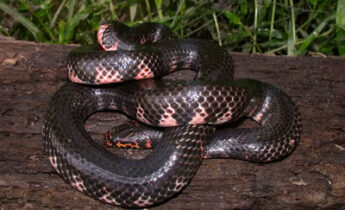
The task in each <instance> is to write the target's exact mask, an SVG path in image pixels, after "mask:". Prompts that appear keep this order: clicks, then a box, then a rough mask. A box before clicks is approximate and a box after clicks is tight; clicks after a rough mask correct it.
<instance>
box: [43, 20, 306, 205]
mask: <svg viewBox="0 0 345 210" xmlns="http://www.w3.org/2000/svg"><path fill="white" fill-rule="evenodd" d="M171 34H172V33H171V32H170V31H169V30H168V29H167V27H165V26H163V25H161V24H142V25H138V26H137V27H134V28H129V27H127V26H125V25H123V24H121V23H114V24H108V25H102V26H101V27H100V29H99V31H98V40H99V41H100V45H101V46H102V47H103V48H104V49H105V50H110V51H102V50H95V49H92V50H89V48H87V49H84V48H83V47H81V48H78V49H76V50H74V51H72V52H71V53H70V55H69V58H68V70H69V73H68V74H69V79H70V80H71V81H72V82H73V83H67V84H65V85H64V86H62V87H61V88H60V89H59V90H58V91H57V92H56V94H55V95H54V96H53V98H52V99H51V102H50V105H49V109H48V112H47V115H46V118H45V122H44V126H43V137H44V140H45V141H44V143H45V144H44V145H45V151H46V154H47V156H48V158H49V161H50V163H51V165H52V166H53V168H54V169H55V170H56V171H57V173H58V174H59V175H60V176H61V177H62V178H63V179H64V180H65V181H66V182H67V183H69V184H70V185H72V186H73V187H74V188H76V189H77V190H79V191H81V192H83V193H85V194H87V195H89V196H91V197H93V198H96V199H98V200H101V201H104V202H106V203H109V204H113V205H120V206H122V207H145V206H151V205H156V204H159V203H162V202H164V201H166V200H168V199H170V198H171V197H173V196H174V195H176V194H177V193H178V192H179V191H181V190H182V189H183V188H184V187H185V186H186V185H187V184H188V183H189V182H190V181H191V179H192V178H193V177H194V175H195V173H196V171H197V170H198V168H199V165H200V163H201V161H202V159H203V157H204V156H205V157H213V158H214V157H231V158H237V159H243V160H248V161H254V162H269V161H274V160H278V159H281V158H283V157H285V156H286V155H288V154H289V153H291V152H292V151H293V149H294V148H295V147H296V145H297V144H298V141H299V137H300V134H301V127H302V126H301V120H300V117H299V113H298V111H297V109H296V107H295V105H294V103H293V102H292V101H291V99H290V98H289V97H288V96H287V95H286V94H285V93H283V92H282V91H281V90H279V89H278V88H276V87H274V86H272V85H270V84H267V83H263V82H260V81H256V80H251V79H239V80H233V61H232V58H231V56H230V55H229V54H228V52H227V51H226V50H225V49H223V48H221V47H219V46H218V45H217V44H214V43H212V42H209V41H205V40H198V39H175V38H174V36H173V35H171ZM128 40H137V41H134V43H133V42H132V41H128ZM144 43H145V44H144ZM181 69H189V70H193V71H196V78H195V80H194V81H164V80H140V81H130V80H134V79H145V78H152V77H160V76H162V75H165V74H168V73H170V72H172V71H176V70H181ZM125 81H128V82H125ZM76 83H82V84H84V85H81V84H76ZM104 83H116V84H110V85H103V84H104ZM108 109H110V110H120V111H121V112H123V113H125V114H126V115H128V116H131V117H133V118H135V119H137V120H139V121H141V122H143V123H145V124H148V125H150V126H161V127H167V128H165V129H164V131H163V133H162V134H161V138H162V140H161V141H159V142H158V143H157V145H155V148H154V149H153V151H152V153H151V154H150V155H148V156H147V157H145V158H143V159H140V160H128V159H124V158H120V157H117V156H115V155H113V154H111V153H110V152H108V151H106V150H105V149H104V148H103V147H102V146H100V145H98V144H96V143H95V142H94V141H93V140H92V139H91V137H90V135H89V134H88V133H87V132H86V131H85V129H84V122H85V120H86V119H87V117H88V116H90V115H91V114H93V113H95V112H97V111H101V110H108ZM241 117H248V118H251V119H253V120H254V121H256V122H257V123H259V124H260V125H261V126H260V127H257V128H231V129H230V128H229V129H223V130H219V131H218V130H217V131H216V125H217V124H222V123H226V122H231V121H234V120H237V119H238V118H241Z"/></svg>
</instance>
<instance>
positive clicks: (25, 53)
mask: <svg viewBox="0 0 345 210" xmlns="http://www.w3.org/2000/svg"><path fill="white" fill-rule="evenodd" d="M72 48H73V46H60V45H47V44H36V43H32V42H24V41H15V40H13V39H8V38H4V37H2V38H0V99H1V100H0V206H1V209H19V208H20V209H23V208H24V209H42V208H49V209H113V208H114V207H112V206H110V205H107V204H104V203H102V202H99V201H96V200H94V199H91V198H89V197H87V196H85V195H83V194H82V193H79V192H77V191H76V190H74V189H72V188H71V187H70V186H69V185H67V184H66V183H65V182H64V181H63V180H62V179H61V178H60V177H59V176H58V175H57V174H56V173H55V172H54V171H53V169H52V167H51V166H50V165H49V163H48V161H47V159H46V157H45V155H44V152H43V140H42V136H41V127H42V121H43V117H44V113H45V111H46V109H47V105H48V102H49V99H50V97H51V96H52V95H53V94H54V92H55V91H56V90H57V89H58V88H59V87H60V86H61V85H62V84H64V83H65V82H67V79H66V67H65V66H66V63H65V59H66V55H67V52H68V51H69V50H70V49H72ZM232 55H233V57H234V60H235V66H236V74H235V76H236V78H239V77H250V78H255V79H259V80H261V81H266V82H269V83H272V84H274V85H276V86H278V87H280V88H282V89H283V90H284V91H286V92H287V93H288V94H289V95H290V96H291V97H292V98H293V100H294V101H295V102H296V104H297V106H298V107H299V109H300V111H301V113H302V116H303V119H304V122H303V124H304V131H303V136H302V138H301V142H300V144H299V146H298V147H297V149H296V150H295V151H294V153H292V154H291V155H290V156H289V157H288V158H286V159H284V160H282V161H279V162H275V163H270V164H253V163H247V162H243V161H238V160H230V159H225V160H205V161H203V164H202V166H201V168H200V169H199V171H198V173H197V175H196V177H195V178H194V180H193V181H192V183H191V184H190V185H189V186H188V187H187V188H186V189H185V190H184V191H183V193H181V194H180V195H179V196H178V197H176V198H174V199H172V200H170V201H169V202H167V203H165V204H163V205H161V206H158V207H156V208H158V209H233V208H238V209H248V208H253V209H278V208H279V209H286V208H288V209H296V208H298V209H302V208H345V58H336V57H328V58H315V57H297V58H292V57H275V56H261V55H247V54H239V53H232ZM119 119H124V117H122V116H120V115H118V114H113V113H100V114H96V115H94V116H92V117H91V119H90V120H88V122H87V125H86V128H87V129H88V131H90V132H91V133H92V134H93V136H94V137H95V138H96V139H97V140H98V141H101V139H102V136H101V135H100V134H102V133H105V132H106V131H107V129H109V128H110V127H111V126H112V125H113V124H112V123H113V121H119ZM117 123H118V122H117Z"/></svg>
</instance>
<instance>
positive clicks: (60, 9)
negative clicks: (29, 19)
mask: <svg viewBox="0 0 345 210" xmlns="http://www.w3.org/2000/svg"><path fill="white" fill-rule="evenodd" d="M65 4H66V0H63V1H62V3H61V4H60V5H59V8H58V9H57V10H56V12H55V14H54V16H53V19H52V21H51V22H50V24H49V28H50V29H51V28H53V27H54V25H55V23H56V19H57V18H58V17H59V15H60V13H61V11H62V9H63V7H64V6H65Z"/></svg>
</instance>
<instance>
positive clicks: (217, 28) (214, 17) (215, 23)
mask: <svg viewBox="0 0 345 210" xmlns="http://www.w3.org/2000/svg"><path fill="white" fill-rule="evenodd" d="M212 15H213V20H214V25H215V27H216V31H217V37H218V44H219V46H222V39H221V37H220V31H219V26H218V19H217V16H216V12H213V14H212Z"/></svg>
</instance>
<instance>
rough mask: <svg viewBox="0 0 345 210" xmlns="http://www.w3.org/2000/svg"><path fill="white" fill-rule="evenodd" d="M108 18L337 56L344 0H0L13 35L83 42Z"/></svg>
mask: <svg viewBox="0 0 345 210" xmlns="http://www.w3.org/2000/svg"><path fill="white" fill-rule="evenodd" d="M215 2H218V3H215ZM222 2H225V3H223V4H222ZM228 2H230V3H228ZM114 20H117V21H122V22H125V23H126V24H128V25H133V24H137V23H141V22H145V21H151V22H159V23H163V24H166V25H167V26H169V27H170V28H172V30H173V31H174V32H175V33H176V34H177V35H178V36H179V37H180V38H184V37H194V38H203V39H213V40H215V41H217V42H218V43H219V45H222V46H225V47H228V48H230V49H231V50H234V51H240V52H249V53H270V54H273V53H274V54H286V55H308V54H313V53H321V54H326V55H345V0H300V1H293V0H254V1H244V0H234V1H221V0H218V1H209V0H200V1H197V0H195V1H192V0H165V1H163V0H141V1H140V0H128V1H115V0H99V1H96V0H79V1H77V0H69V1H67V0H62V1H53V0H27V1H25V0H3V1H1V2H0V34H2V35H5V36H12V37H15V38H16V39H23V40H33V41H37V42H47V43H58V44H68V43H79V44H90V43H92V42H93V41H94V40H95V32H96V30H97V28H98V26H99V24H100V23H105V22H109V21H114Z"/></svg>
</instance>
